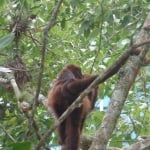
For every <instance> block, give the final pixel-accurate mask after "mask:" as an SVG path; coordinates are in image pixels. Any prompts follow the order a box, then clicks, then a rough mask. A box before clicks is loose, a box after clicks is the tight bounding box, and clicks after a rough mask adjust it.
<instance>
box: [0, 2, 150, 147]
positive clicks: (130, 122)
mask: <svg viewBox="0 0 150 150" xmlns="http://www.w3.org/2000/svg"><path fill="white" fill-rule="evenodd" d="M55 4H56V1H50V0H47V1H40V0H23V1H22V0H18V1H12V0H1V5H0V8H1V11H0V29H1V30H0V37H1V38H0V56H1V57H0V65H1V66H6V65H7V62H9V61H10V60H11V59H12V58H13V56H15V55H16V54H18V55H20V56H21V57H22V58H23V60H24V62H25V64H26V66H27V68H28V70H29V71H30V72H31V74H32V77H33V79H32V82H30V83H29V85H28V86H29V87H30V88H31V89H35V88H36V87H37V80H38V74H39V66H40V60H41V45H42V40H41V39H42V36H43V33H42V32H43V28H44V27H45V24H47V20H48V18H49V16H50V12H52V9H53V7H54V5H55ZM149 9H150V4H149V2H147V1H145V0H130V1H129V2H128V3H127V2H126V0H109V1H104V0H98V1H96V0H86V1H85V0H71V1H67V0H64V2H63V5H62V7H61V9H60V12H59V14H58V20H57V22H56V25H55V26H54V27H53V29H52V30H51V32H50V34H49V39H48V46H47V49H46V59H45V69H44V74H43V79H42V90H41V93H43V94H44V95H46V94H47V91H48V89H49V88H50V86H51V84H52V81H53V79H54V78H56V74H57V73H58V72H59V71H60V70H61V69H62V67H63V66H64V65H66V64H68V63H74V64H78V65H80V66H81V68H82V70H84V72H92V73H93V74H94V73H98V74H100V73H101V72H103V70H104V69H106V68H107V67H108V66H109V65H110V64H112V63H113V62H114V61H115V60H116V59H117V58H118V56H119V55H120V54H121V53H122V52H123V51H124V50H125V49H126V48H127V47H128V46H129V44H130V41H131V38H132V37H133V35H136V33H137V32H138V31H139V29H140V27H141V25H142V24H143V21H144V19H145V17H146V14H147V13H148V12H149ZM18 16H20V18H19V19H18V18H17V17H18ZM16 18H17V19H16ZM16 21H17V25H20V26H17V28H12V25H14V23H16ZM13 27H14V26H13ZM14 29H15V31H16V32H15V35H16V34H18V35H19V36H18V37H17V39H16V38H14V34H12V33H11V32H12V30H14ZM17 31H18V32H17ZM15 37H16V36H15ZM148 70H149V68H146V69H145V68H144V69H143V70H142V72H141V74H140V75H139V77H138V79H137V81H136V83H135V85H134V87H133V89H132V90H131V91H130V94H129V97H128V101H127V102H126V104H125V108H124V110H123V112H122V115H121V117H120V120H119V121H118V125H117V128H116V131H115V132H114V135H113V137H112V139H111V141H110V145H113V146H120V147H121V146H123V145H127V144H130V143H131V142H133V141H134V140H136V138H137V136H138V135H141V134H143V135H148V134H150V127H149V126H150V122H149V121H150V118H149V112H150V108H149V107H148V105H149V96H150V95H149V71H148ZM145 73H146V76H144V74H145ZM116 78H117V77H113V78H112V79H111V80H109V81H107V82H106V83H104V84H102V85H100V92H99V93H100V94H99V98H101V99H103V98H104V96H108V97H111V93H112V90H113V87H114V84H115V82H116ZM23 90H26V87H24V89H23ZM145 104H147V107H145V108H141V106H143V105H145ZM0 117H1V121H0V124H1V126H2V127H3V128H0V137H1V138H0V145H1V146H2V147H4V149H6V148H7V149H13V150H18V147H19V146H22V145H25V146H23V147H26V146H28V149H30V143H28V142H23V143H18V142H20V141H31V140H32V147H34V146H35V145H36V144H37V141H38V140H37V139H36V138H35V137H36V136H35V133H34V130H33V129H30V132H29V135H28V136H27V130H28V129H29V127H28V121H27V118H26V117H25V116H24V114H23V113H22V112H21V111H20V110H19V109H18V105H17V101H16V98H15V96H14V93H13V91H12V90H10V89H9V88H5V87H2V86H1V85H0ZM35 117H36V121H37V123H38V125H39V127H40V132H41V133H42V134H43V133H45V132H47V129H48V128H49V127H50V126H52V124H53V120H52V118H50V116H49V115H48V112H47V111H46V110H45V108H44V107H42V106H39V108H38V109H37V112H36V115H35ZM102 117H103V113H102V112H99V111H98V110H96V111H95V112H94V113H92V114H91V115H90V116H89V118H88V119H87V122H86V125H85V132H86V133H87V134H89V133H91V127H93V128H94V130H93V132H95V131H96V129H97V128H98V126H99V125H100V122H101V119H102ZM5 131H6V132H5ZM6 133H9V134H10V135H11V136H13V139H14V140H13V139H11V138H10V136H9V135H8V134H6ZM26 136H27V137H26ZM56 138H57V135H56V133H54V134H53V136H52V137H49V139H48V141H47V143H49V144H51V145H53V144H56ZM12 142H14V143H15V144H12V145H11V146H10V143H12ZM28 149H26V150H28Z"/></svg>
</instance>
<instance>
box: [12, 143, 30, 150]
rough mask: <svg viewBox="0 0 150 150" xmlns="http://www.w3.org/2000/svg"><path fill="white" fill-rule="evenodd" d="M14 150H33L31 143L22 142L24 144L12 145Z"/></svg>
mask: <svg viewBox="0 0 150 150" xmlns="http://www.w3.org/2000/svg"><path fill="white" fill-rule="evenodd" d="M10 147H12V150H31V143H30V142H22V143H19V142H18V143H13V144H11V145H10Z"/></svg>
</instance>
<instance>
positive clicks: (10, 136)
mask: <svg viewBox="0 0 150 150" xmlns="http://www.w3.org/2000/svg"><path fill="white" fill-rule="evenodd" d="M0 127H1V128H2V130H3V131H4V132H5V133H6V135H7V136H8V137H9V138H10V139H11V141H13V142H14V143H15V142H16V140H15V139H14V138H13V137H12V135H10V134H9V133H8V131H7V130H6V129H5V128H4V127H3V126H2V125H0Z"/></svg>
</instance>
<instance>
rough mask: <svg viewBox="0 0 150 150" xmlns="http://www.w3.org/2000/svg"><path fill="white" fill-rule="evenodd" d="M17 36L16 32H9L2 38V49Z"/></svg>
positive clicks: (0, 45)
mask: <svg viewBox="0 0 150 150" xmlns="http://www.w3.org/2000/svg"><path fill="white" fill-rule="evenodd" d="M14 38H15V34H14V33H10V34H7V35H5V36H3V37H1V38H0V49H2V48H5V47H6V46H8V45H9V44H10V43H11V42H12V41H13V40H14Z"/></svg>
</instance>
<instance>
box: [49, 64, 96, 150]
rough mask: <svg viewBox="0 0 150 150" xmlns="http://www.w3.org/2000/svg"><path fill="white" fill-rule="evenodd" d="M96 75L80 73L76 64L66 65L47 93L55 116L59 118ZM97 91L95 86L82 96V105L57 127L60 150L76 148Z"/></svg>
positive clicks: (74, 149) (73, 149) (75, 149)
mask: <svg viewBox="0 0 150 150" xmlns="http://www.w3.org/2000/svg"><path fill="white" fill-rule="evenodd" d="M96 77H97V76H95V75H87V74H86V75H82V72H81V69H80V68H79V67H78V66H76V65H68V66H66V67H65V68H64V69H63V70H62V71H61V72H60V74H59V76H58V79H57V80H56V82H55V84H54V87H53V88H52V89H51V90H50V91H49V93H48V107H50V108H52V109H53V111H54V113H55V115H56V117H57V118H59V117H60V116H61V115H62V113H63V112H64V111H65V110H66V109H67V108H68V107H69V106H70V105H71V104H72V102H73V101H75V99H76V98H77V97H78V96H79V95H80V93H81V92H82V91H83V90H84V89H86V88H87V87H88V86H89V84H90V83H91V82H92V81H93V80H94V79H95V78H96ZM97 91H98V88H97V87H96V88H94V89H92V91H91V92H90V93H89V94H88V96H86V97H84V98H83V101H82V102H83V105H82V106H81V107H80V108H76V109H75V110H74V111H73V112H72V113H71V114H70V115H69V116H68V117H67V119H65V120H64V121H63V122H62V123H61V125H60V126H59V127H58V132H59V138H60V144H61V145H62V150H77V149H78V146H79V141H80V134H81V131H82V128H83V123H84V120H85V118H86V116H87V114H88V113H89V111H90V110H91V109H92V108H93V107H94V103H95V101H96V97H97Z"/></svg>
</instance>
